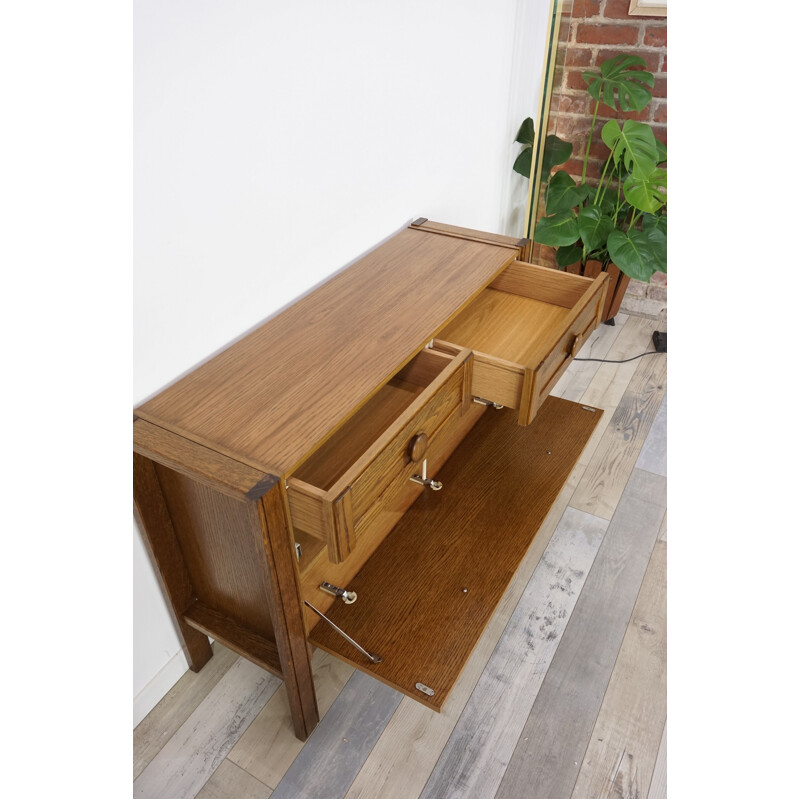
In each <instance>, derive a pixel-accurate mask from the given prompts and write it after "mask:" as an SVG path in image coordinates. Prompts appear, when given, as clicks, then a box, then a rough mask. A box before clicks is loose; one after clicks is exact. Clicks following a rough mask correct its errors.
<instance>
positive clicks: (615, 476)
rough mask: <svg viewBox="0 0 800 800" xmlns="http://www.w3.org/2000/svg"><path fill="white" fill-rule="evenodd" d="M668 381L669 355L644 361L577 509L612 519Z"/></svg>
mask: <svg viewBox="0 0 800 800" xmlns="http://www.w3.org/2000/svg"><path fill="white" fill-rule="evenodd" d="M634 363H635V362H634ZM666 379H667V359H666V356H664V355H661V354H657V355H653V356H647V357H646V358H643V359H640V361H639V366H638V367H637V368H636V372H635V373H634V375H633V378H631V381H630V384H629V385H628V388H627V389H626V390H625V394H624V395H623V397H622V399H621V400H620V401H619V405H618V406H617V408H616V410H615V411H614V414H613V416H612V418H611V421H610V422H609V423H608V427H607V428H606V429H605V431H604V433H603V437H602V439H601V440H600V443H599V445H598V447H597V450H596V451H595V454H594V456H593V457H592V460H591V462H590V463H589V465H588V467H587V469H586V472H585V473H584V476H583V480H582V481H581V485H580V486H579V487H578V489H577V491H576V492H575V496H574V497H573V498H572V501H571V505H572V506H573V507H574V508H580V509H581V510H582V511H586V512H587V513H589V514H596V515H597V516H599V517H604V518H605V519H611V516H612V514H613V513H614V509H615V508H616V507H617V503H618V502H619V498H620V496H621V494H622V492H623V490H624V488H625V486H626V484H627V482H628V477H629V476H630V474H631V470H633V468H634V465H635V464H636V460H637V458H638V457H639V453H640V451H641V449H642V446H643V445H644V442H645V439H646V437H647V435H648V433H649V432H650V426H651V425H652V424H653V420H654V419H655V417H656V414H657V413H658V409H659V407H660V406H661V400H662V398H663V397H664V392H665V391H666Z"/></svg>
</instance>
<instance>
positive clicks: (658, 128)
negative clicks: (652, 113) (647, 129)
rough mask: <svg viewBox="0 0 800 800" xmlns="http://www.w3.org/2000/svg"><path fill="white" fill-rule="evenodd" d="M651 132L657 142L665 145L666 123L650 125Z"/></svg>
mask: <svg viewBox="0 0 800 800" xmlns="http://www.w3.org/2000/svg"><path fill="white" fill-rule="evenodd" d="M651 127H652V128H653V133H654V134H655V137H656V139H658V141H659V142H661V143H662V144H664V145H666V143H667V126H666V125H652V126H651Z"/></svg>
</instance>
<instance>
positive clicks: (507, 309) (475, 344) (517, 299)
mask: <svg viewBox="0 0 800 800" xmlns="http://www.w3.org/2000/svg"><path fill="white" fill-rule="evenodd" d="M605 285H606V276H605V274H603V275H601V276H598V277H597V278H596V279H594V280H592V279H591V278H586V277H583V276H580V275H571V274H569V273H566V272H560V271H558V270H554V269H549V268H547V267H541V266H539V265H536V264H528V263H525V262H522V261H515V262H514V263H513V264H511V265H510V266H509V267H508V268H507V269H506V270H505V271H504V272H503V273H501V274H500V275H499V276H498V277H497V278H496V279H495V281H494V282H493V283H492V284H491V285H490V286H488V287H487V288H486V289H484V290H483V291H482V292H481V293H480V294H479V295H478V296H477V297H476V298H475V300H473V301H472V302H471V303H470V304H469V305H468V306H467V307H466V308H465V309H464V310H463V311H462V312H461V313H460V314H459V315H458V316H457V317H456V318H455V319H454V320H452V321H451V322H450V323H449V324H448V325H447V326H446V327H445V328H444V329H443V330H442V331H441V332H440V333H439V339H438V340H437V341H438V342H439V345H440V346H441V347H443V348H446V346H447V345H448V344H453V345H457V346H460V347H465V348H468V349H469V350H471V351H473V352H474V354H475V360H474V366H473V377H472V389H473V394H474V395H475V396H477V397H481V398H483V399H485V400H490V401H492V402H494V403H499V404H501V405H504V406H508V407H510V408H515V409H518V410H519V414H518V421H519V423H520V424H521V425H528V424H530V422H531V421H532V420H533V418H534V417H535V415H536V414H537V413H538V410H539V408H540V407H541V404H542V402H544V399H545V397H547V395H548V394H549V392H550V389H551V388H552V387H553V385H554V384H555V382H556V381H557V380H558V378H559V376H560V375H561V374H562V373H563V371H564V370H565V369H566V368H567V366H568V365H569V362H570V360H571V359H572V358H573V357H574V355H575V354H576V353H577V352H578V351H579V350H580V347H581V345H582V344H583V342H584V340H585V338H586V337H587V336H588V335H589V333H590V332H591V331H592V330H593V329H594V328H595V327H596V326H597V324H598V322H599V314H600V311H601V309H602V302H603V297H604V291H605Z"/></svg>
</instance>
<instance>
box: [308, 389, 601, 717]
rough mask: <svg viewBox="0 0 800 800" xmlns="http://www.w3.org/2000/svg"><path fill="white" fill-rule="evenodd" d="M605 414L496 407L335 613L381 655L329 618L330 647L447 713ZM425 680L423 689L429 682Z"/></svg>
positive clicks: (552, 401)
mask: <svg viewBox="0 0 800 800" xmlns="http://www.w3.org/2000/svg"><path fill="white" fill-rule="evenodd" d="M601 415H602V411H601V410H600V409H592V408H589V407H588V406H582V405H580V404H578V403H572V402H570V401H568V400H563V399H561V398H557V397H550V398H548V399H547V401H546V402H545V403H544V404H543V406H542V408H541V410H540V412H539V414H538V415H537V417H536V419H535V420H534V421H533V424H532V425H530V426H528V427H526V428H520V427H519V426H518V425H517V419H516V415H515V414H514V413H513V412H510V411H498V412H492V413H490V414H484V415H483V417H482V418H481V419H480V420H479V421H478V423H477V424H476V425H475V427H474V428H473V430H472V431H470V433H469V434H468V435H467V437H466V438H465V439H464V441H463V442H462V443H461V444H460V445H459V447H458V448H457V449H456V450H455V452H454V453H453V455H452V456H451V457H450V459H449V460H448V461H447V463H446V464H445V465H444V466H443V467H442V468H441V470H439V473H438V474H437V478H439V479H440V480H441V481H442V483H443V484H444V490H443V491H441V492H424V493H423V494H422V495H420V497H419V498H418V499H417V500H416V502H415V503H414V505H412V506H411V508H410V509H409V510H408V511H407V512H406V513H405V515H404V516H403V518H402V519H401V520H400V522H399V523H398V524H397V525H396V527H395V528H394V529H393V530H392V532H391V533H390V534H389V536H388V537H387V538H386V539H385V540H384V541H383V543H382V544H381V545H380V546H379V547H378V549H377V550H376V551H375V553H374V554H373V555H372V557H371V558H370V559H369V560H368V561H367V562H366V563H365V564H364V566H363V567H362V568H361V570H360V572H359V573H358V574H357V575H356V576H355V578H354V579H353V580H352V581H350V582H349V583H348V586H347V588H348V590H351V591H353V592H356V593H357V595H358V601H357V602H356V603H352V604H349V605H346V604H345V603H343V602H341V601H338V600H337V601H336V602H335V603H334V605H333V606H332V607H331V608H330V609H329V610H328V611H327V612H326V613H327V616H328V617H329V618H330V620H331V621H332V622H333V623H334V624H335V625H337V626H338V627H339V628H341V630H342V631H344V632H345V633H346V634H347V635H348V636H349V637H350V638H352V639H353V640H355V641H356V642H358V643H359V645H360V646H361V647H363V648H365V649H366V650H367V651H369V652H371V653H377V654H379V655H380V657H381V659H382V660H381V661H380V663H370V661H369V659H368V658H367V657H366V656H364V655H362V653H360V652H359V651H358V650H357V649H356V648H355V647H353V646H352V645H351V644H350V643H349V642H348V641H347V640H346V639H344V638H343V637H342V636H340V635H339V634H338V633H337V632H336V631H335V630H334V629H333V628H331V627H330V626H329V625H328V624H326V622H324V621H322V620H320V621H319V622H318V623H317V624H316V625H315V626H314V628H313V629H312V630H311V633H310V634H309V640H310V641H311V643H312V644H314V645H316V646H318V647H321V648H322V649H324V650H327V651H328V652H330V653H332V654H333V655H335V656H337V657H339V658H341V659H342V660H344V661H347V662H348V663H350V664H352V665H354V666H355V667H357V668H358V669H361V670H363V671H364V672H367V673H369V674H371V675H373V676H374V677H376V678H377V679H379V680H381V681H383V682H384V683H387V684H389V685H390V686H393V687H394V688H396V689H399V690H400V691H401V692H404V693H405V694H407V695H409V696H410V697H413V698H414V699H416V700H418V701H419V702H421V703H423V704H424V705H426V706H428V707H430V708H433V709H435V710H436V711H439V710H441V707H442V704H443V703H444V701H445V699H446V698H447V696H448V694H449V692H450V690H451V689H452V688H453V686H454V684H455V682H456V680H457V678H458V675H459V674H460V672H461V670H462V668H463V667H464V665H465V664H466V662H467V660H468V658H469V656H470V653H471V652H472V650H473V648H474V647H475V645H476V644H477V642H478V639H479V638H480V636H481V633H482V632H483V629H484V628H485V626H486V624H487V623H488V622H489V619H490V618H491V616H492V614H493V613H494V610H495V608H496V607H497V605H498V604H499V602H500V600H501V598H502V596H503V593H504V592H505V589H506V587H507V586H508V584H509V583H510V581H511V579H512V578H513V576H514V573H515V572H516V569H517V567H518V566H519V564H520V562H521V561H522V559H523V557H524V556H525V553H526V551H527V549H528V547H529V546H530V544H531V542H532V541H533V538H534V536H535V535H536V532H537V531H538V529H539V527H540V526H541V524H542V522H543V521H544V519H545V517H546V516H547V513H548V511H549V510H550V507H551V505H552V504H553V502H554V501H555V499H556V498H557V497H558V494H559V492H560V491H561V487H562V486H563V485H564V483H565V482H566V480H567V479H568V477H569V475H570V473H571V471H572V469H573V467H574V465H575V463H576V462H577V460H578V458H579V457H580V454H581V452H582V450H583V448H584V446H585V445H586V442H587V441H588V439H589V437H590V436H591V434H592V431H593V430H594V428H595V426H596V425H597V423H598V422H599V420H600V417H601ZM420 687H422V688H420Z"/></svg>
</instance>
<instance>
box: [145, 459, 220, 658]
mask: <svg viewBox="0 0 800 800" xmlns="http://www.w3.org/2000/svg"><path fill="white" fill-rule="evenodd" d="M133 502H134V507H133V508H134V515H135V516H136V521H137V522H138V524H139V528H140V529H141V531H142V534H143V535H144V538H145V541H146V542H147V544H148V546H149V548H150V553H151V555H152V557H153V562H154V563H155V565H156V568H157V570H158V573H159V575H160V577H161V584H162V586H163V588H164V592H165V594H166V596H167V600H168V601H169V605H170V606H171V610H172V613H173V616H174V619H175V623H176V626H177V629H178V636H179V638H180V640H181V645H182V647H183V652H184V654H185V655H186V660H187V661H188V662H189V669H191V670H192V671H193V672H199V671H200V670H201V669H202V668H203V667H204V666H205V665H206V664H207V663H208V660H209V659H210V658H211V656H212V654H213V651H212V650H211V644H210V642H209V640H208V637H207V636H206V635H205V634H203V633H200V631H198V630H195V629H194V628H192V627H191V626H190V625H188V624H187V623H186V622H184V619H183V613H184V612H185V611H186V609H187V608H188V607H189V605H190V604H191V602H192V600H193V598H194V590H193V588H192V584H191V580H190V579H189V573H188V572H187V570H186V564H185V563H184V560H183V554H182V553H181V549H180V545H179V544H178V539H177V537H176V536H175V530H174V529H173V527H172V520H171V519H170V516H169V511H168V510H167V505H166V503H165V502H164V494H163V492H162V491H161V484H160V483H159V481H158V476H157V475H156V471H155V467H154V466H153V462H152V461H150V460H149V459H147V458H145V457H144V456H141V455H139V454H138V453H134V455H133Z"/></svg>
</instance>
